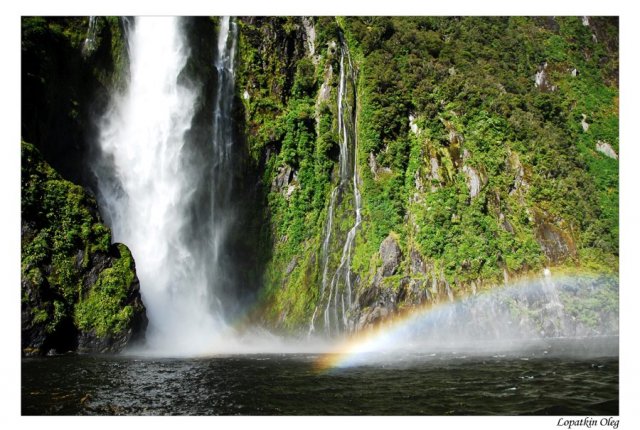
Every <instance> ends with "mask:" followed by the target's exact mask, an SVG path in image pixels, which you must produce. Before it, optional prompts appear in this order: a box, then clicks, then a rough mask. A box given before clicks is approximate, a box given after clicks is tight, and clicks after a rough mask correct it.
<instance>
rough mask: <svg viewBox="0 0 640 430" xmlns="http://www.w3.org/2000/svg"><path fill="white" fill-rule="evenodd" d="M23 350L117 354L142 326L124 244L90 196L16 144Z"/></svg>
mask: <svg viewBox="0 0 640 430" xmlns="http://www.w3.org/2000/svg"><path fill="white" fill-rule="evenodd" d="M21 233H22V268H21V269H22V270H21V272H22V281H21V287H22V313H21V314H22V315H21V319H22V351H23V353H24V354H26V355H43V354H48V353H49V354H50V353H63V352H67V351H80V352H117V351H120V350H122V349H123V348H124V347H125V346H127V345H128V344H129V343H130V342H132V341H134V340H141V339H142V338H143V337H144V331H145V329H146V326H147V317H146V312H145V307H144V305H143V303H142V299H141V296H140V285H139V282H138V278H137V276H136V273H135V264H134V262H133V258H132V257H131V253H130V252H129V249H128V248H127V247H126V246H125V245H122V244H110V242H111V234H110V232H109V229H108V228H107V227H106V226H104V224H102V223H101V222H100V217H99V214H98V210H97V206H96V203H95V200H94V199H93V198H92V197H91V196H89V195H88V194H87V193H86V192H85V191H84V190H83V189H82V188H81V187H79V186H77V185H74V184H72V183H71V182H68V181H65V180H64V179H62V178H61V177H60V176H59V175H58V174H57V172H56V171H55V170H53V169H52V168H51V167H50V166H49V165H48V164H47V163H46V162H44V161H43V160H42V158H41V157H40V154H39V152H38V151H37V150H36V149H35V148H34V147H33V146H31V145H29V144H26V143H23V145H22V226H21Z"/></svg>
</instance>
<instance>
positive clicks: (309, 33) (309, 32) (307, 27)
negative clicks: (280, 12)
mask: <svg viewBox="0 0 640 430" xmlns="http://www.w3.org/2000/svg"><path fill="white" fill-rule="evenodd" d="M302 27H304V33H305V36H306V37H305V39H306V42H307V49H308V50H309V56H310V57H313V56H314V54H315V52H316V47H315V43H316V29H315V27H314V25H313V20H312V19H311V18H309V17H306V16H305V17H303V18H302Z"/></svg>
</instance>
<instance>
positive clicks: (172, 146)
mask: <svg viewBox="0 0 640 430" xmlns="http://www.w3.org/2000/svg"><path fill="white" fill-rule="evenodd" d="M183 24H184V23H183V22H182V20H181V19H180V18H172V17H138V18H136V20H135V23H134V25H133V28H132V29H131V31H130V32H129V33H128V46H129V56H130V58H129V61H130V71H129V72H130V82H129V85H128V88H127V89H126V91H125V92H124V93H123V94H120V95H116V96H114V97H113V100H112V105H111V109H110V110H109V112H107V114H106V115H105V117H104V118H103V121H102V123H101V124H100V135H99V139H98V144H99V145H98V146H99V151H100V156H99V157H98V159H97V161H96V162H94V171H95V172H96V176H97V179H98V189H99V190H98V191H99V193H98V194H99V196H98V197H99V201H100V204H101V209H102V211H103V213H105V217H106V218H107V222H108V223H109V224H110V226H111V228H112V230H113V238H114V240H115V241H121V242H124V243H126V244H127V245H129V247H130V248H131V249H132V252H133V255H134V257H135V259H136V265H137V272H138V277H139V279H140V285H141V291H142V295H143V300H144V302H145V304H146V306H147V313H148V317H149V322H150V324H149V329H148V332H147V340H148V343H149V347H150V348H151V349H154V350H159V351H169V352H180V353H197V352H204V351H211V350H215V349H216V344H217V342H218V341H219V339H220V336H221V332H222V331H223V330H224V329H225V328H226V325H225V323H224V318H223V316H222V305H221V303H220V299H219V295H220V294H219V292H220V288H221V287H220V285H224V283H225V282H229V280H228V279H227V278H228V276H229V275H228V273H227V272H228V270H224V267H223V266H224V261H222V259H221V257H220V249H221V246H223V243H224V240H225V232H226V229H227V219H228V218H229V216H230V215H229V212H228V209H226V207H227V206H228V205H225V203H227V202H228V200H229V194H230V187H231V184H230V181H229V180H228V179H227V178H226V177H225V175H226V174H227V172H228V169H229V167H230V163H231V158H232V157H231V146H232V139H231V126H230V123H231V121H230V115H231V113H230V111H231V107H232V105H231V103H232V99H233V86H234V79H233V62H234V57H235V37H236V35H235V34H236V32H235V24H234V23H233V22H232V21H231V20H230V19H229V18H224V19H222V20H221V26H220V28H221V29H220V32H219V42H218V53H217V54H216V55H217V56H216V61H215V67H216V68H217V72H218V81H217V93H216V94H215V95H211V96H213V97H214V98H215V103H214V106H215V111H214V112H213V124H212V127H213V138H212V139H211V141H210V142H204V143H202V142H200V143H198V145H199V149H197V148H196V147H195V146H196V145H195V144H194V142H193V139H189V138H188V134H189V131H190V129H191V128H192V126H193V121H194V115H195V112H196V104H197V103H196V102H197V100H198V97H199V96H200V95H199V93H198V91H200V88H201V87H199V86H198V85H196V84H193V83H191V82H190V81H189V80H188V79H183V77H182V76H181V74H182V73H183V72H184V70H185V65H186V64H187V62H188V60H189V56H190V55H191V52H190V49H189V47H188V46H187V43H186V36H185V34H184V31H183V29H182V28H183ZM202 148H204V149H202ZM203 153H204V155H206V157H201V155H202V154H203ZM201 158H207V159H208V160H207V161H202V160H200V159H201ZM211 160H213V161H211ZM203 196H204V198H203ZM203 206H206V207H205V208H204V209H203ZM194 214H196V215H194ZM203 214H204V215H203Z"/></svg>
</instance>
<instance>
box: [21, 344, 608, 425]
mask: <svg viewBox="0 0 640 430" xmlns="http://www.w3.org/2000/svg"><path fill="white" fill-rule="evenodd" d="M319 358H320V355H319V354H251V355H228V356H215V357H207V358H193V359H173V358H162V359H158V358H141V357H128V356H80V355H69V356H57V357H46V358H24V359H23V360H22V413H23V414H25V415H41V414H48V415H49V414H56V415H57V414H63V415H78V414H79V415H93V414H109V415H111V414H115V415H120V414H129V415H139V414H143V415H147V414H151V415H165V414H177V415H236V414H241V415H274V414H277V415H448V414H453V415H466V414H473V415H478V414H479V415H496V414H497V415H522V414H524V415H533V414H536V415H541V414H550V415H617V414H618V357H617V356H616V357H606V356H600V357H597V356H596V357H589V358H571V357H563V356H553V355H549V354H546V353H545V351H529V352H526V353H524V352H521V353H502V354H495V355H488V356H482V357H479V356H473V355H465V354H461V353H455V352H446V353H431V354H425V353H408V354H406V355H404V356H394V357H393V358H391V357H390V358H389V360H386V361H385V360H384V359H381V357H380V355H377V356H376V357H375V358H376V359H375V360H373V361H372V362H371V363H369V364H366V362H365V363H363V364H360V365H356V366H353V367H348V368H332V369H325V370H322V371H319V370H318V366H317V363H318V359H319ZM383 358H384V357H383Z"/></svg>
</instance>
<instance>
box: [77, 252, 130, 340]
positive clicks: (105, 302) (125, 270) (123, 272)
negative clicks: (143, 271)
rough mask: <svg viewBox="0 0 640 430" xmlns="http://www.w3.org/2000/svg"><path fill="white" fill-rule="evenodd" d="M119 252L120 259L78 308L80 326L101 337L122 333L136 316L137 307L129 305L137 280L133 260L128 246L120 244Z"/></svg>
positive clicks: (100, 278)
mask: <svg viewBox="0 0 640 430" xmlns="http://www.w3.org/2000/svg"><path fill="white" fill-rule="evenodd" d="M118 251H119V252H120V257H119V258H118V259H117V260H116V261H115V262H114V263H113V265H112V266H111V267H110V268H107V269H105V270H103V271H102V272H100V275H99V276H98V279H97V280H96V283H95V284H94V285H93V287H92V288H91V289H90V290H89V292H88V293H87V295H86V297H83V298H81V300H80V301H79V302H78V304H77V305H76V307H75V313H74V320H75V323H76V325H77V326H78V327H79V328H81V329H82V330H84V331H91V330H95V333H96V335H98V336H100V337H103V336H106V335H109V334H114V333H119V332H121V331H122V330H123V329H124V328H126V327H128V326H129V322H130V320H131V317H132V316H133V308H132V307H131V306H130V305H126V306H125V303H126V298H127V295H128V292H129V289H130V286H131V284H132V283H133V280H134V273H135V272H134V266H133V258H132V257H131V253H130V252H129V250H128V249H127V247H126V246H124V245H118Z"/></svg>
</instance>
